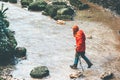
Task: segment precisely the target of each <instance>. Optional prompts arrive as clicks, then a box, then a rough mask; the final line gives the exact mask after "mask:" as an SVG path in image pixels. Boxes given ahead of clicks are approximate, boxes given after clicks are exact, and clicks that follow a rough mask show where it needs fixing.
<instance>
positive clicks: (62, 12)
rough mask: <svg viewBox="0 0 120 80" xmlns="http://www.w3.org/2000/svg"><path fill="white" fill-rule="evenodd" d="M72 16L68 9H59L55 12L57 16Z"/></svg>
mask: <svg viewBox="0 0 120 80" xmlns="http://www.w3.org/2000/svg"><path fill="white" fill-rule="evenodd" d="M73 14H74V10H73V9H71V8H70V7H68V8H61V9H59V10H58V11H57V15H71V16H72V15H73Z"/></svg>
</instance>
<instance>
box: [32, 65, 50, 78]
mask: <svg viewBox="0 0 120 80" xmlns="http://www.w3.org/2000/svg"><path fill="white" fill-rule="evenodd" d="M48 75H49V70H48V68H47V67H46V66H40V67H35V68H34V69H33V70H32V71H31V72H30V76H31V77H33V78H43V77H46V76H48Z"/></svg>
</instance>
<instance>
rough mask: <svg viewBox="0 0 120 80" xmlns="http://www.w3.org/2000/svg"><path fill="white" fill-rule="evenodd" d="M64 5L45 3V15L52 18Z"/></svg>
mask: <svg viewBox="0 0 120 80" xmlns="http://www.w3.org/2000/svg"><path fill="white" fill-rule="evenodd" d="M66 7H67V6H65V5H47V6H46V9H45V10H44V13H45V12H46V14H47V15H49V16H50V17H52V18H53V17H55V16H56V15H57V10H59V9H61V8H66Z"/></svg>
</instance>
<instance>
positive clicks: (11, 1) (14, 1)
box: [9, 0, 17, 3]
mask: <svg viewBox="0 0 120 80" xmlns="http://www.w3.org/2000/svg"><path fill="white" fill-rule="evenodd" d="M9 2H10V3H17V0H9Z"/></svg>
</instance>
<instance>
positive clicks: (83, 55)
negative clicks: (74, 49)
mask: <svg viewBox="0 0 120 80" xmlns="http://www.w3.org/2000/svg"><path fill="white" fill-rule="evenodd" d="M80 55H81V57H82V58H83V59H84V60H85V61H86V63H87V64H88V68H90V67H91V66H92V65H93V64H92V63H91V62H90V60H89V59H88V58H87V57H86V56H85V52H82V53H80Z"/></svg>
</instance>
